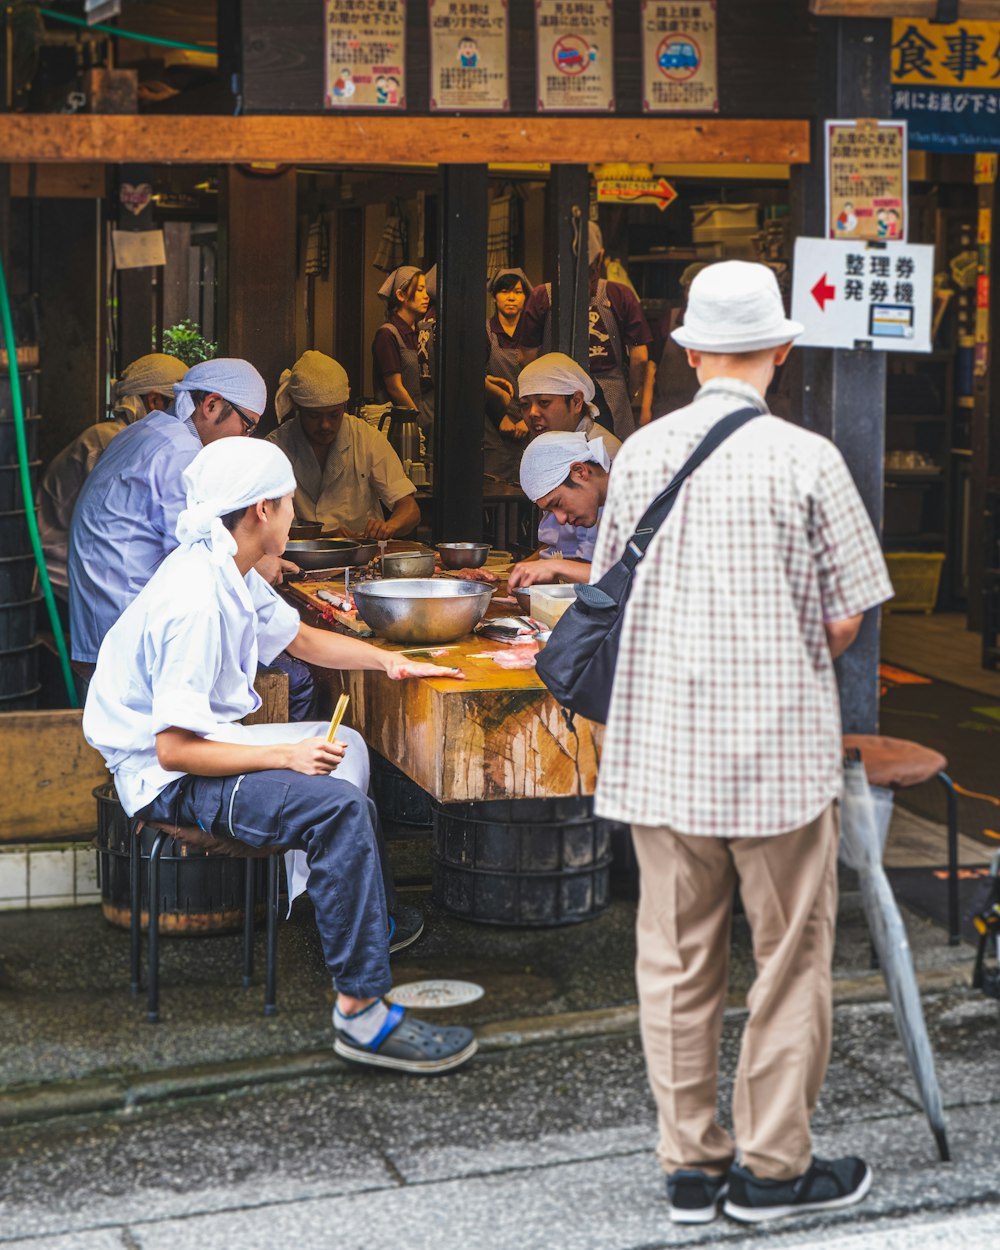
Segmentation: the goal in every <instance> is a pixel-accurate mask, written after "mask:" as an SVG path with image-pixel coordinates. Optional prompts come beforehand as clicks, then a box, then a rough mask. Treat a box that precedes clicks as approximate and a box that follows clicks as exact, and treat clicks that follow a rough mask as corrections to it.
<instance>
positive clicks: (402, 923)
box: [389, 903, 424, 955]
mask: <svg viewBox="0 0 1000 1250" xmlns="http://www.w3.org/2000/svg"><path fill="white" fill-rule="evenodd" d="M423 931H424V918H423V915H422V914H421V913H420V912H419V911H418V910H417V908H416V907H407V906H406V905H405V904H403V903H397V904H396V910H395V911H394V912H393V913H392V915H391V916H390V917H389V954H390V955H395V953H396V951H401V950H403V948H404V947H407V946H410V945H412V944H413V943H414V942H415V941H416V940H417V938H418V937H420V935H421V933H423Z"/></svg>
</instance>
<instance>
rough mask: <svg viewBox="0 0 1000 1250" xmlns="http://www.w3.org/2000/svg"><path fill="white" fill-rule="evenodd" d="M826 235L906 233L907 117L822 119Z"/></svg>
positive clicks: (879, 236) (902, 235)
mask: <svg viewBox="0 0 1000 1250" xmlns="http://www.w3.org/2000/svg"><path fill="white" fill-rule="evenodd" d="M826 237H827V238H828V239H866V240H868V239H875V240H877V239H895V240H896V241H897V242H901V241H902V240H903V239H905V238H906V122H884V121H871V120H862V121H828V122H827V123H826Z"/></svg>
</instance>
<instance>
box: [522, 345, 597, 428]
mask: <svg viewBox="0 0 1000 1250" xmlns="http://www.w3.org/2000/svg"><path fill="white" fill-rule="evenodd" d="M577 391H581V392H582V393H583V400H584V407H585V408H586V409H587V411H588V412H589V413H590V415H591V416H592V417H596V416H597V415H598V410H597V406H596V405H595V404H592V403H591V402H590V401H591V400H592V399H593V398H594V393H595V391H594V379H593V378H592V377H591V376H590V374H589V373H587V371H586V370H585V369H581V368H580V366H579V365H578V364H577V363H576V361H575V360H574V359H573V357H572V356H567V355H566V354H565V353H564V352H548V353H547V354H546V355H544V356H539V357H538V359H537V360H533V361H532V362H531V364H530V365H525V366H524V368H523V369H522V370H521V372H520V373H519V374H518V375H517V393H518V395H519V396H520V397H521V398H522V399H525V398H526V397H527V396H528V395H574V394H575V393H576V392H577Z"/></svg>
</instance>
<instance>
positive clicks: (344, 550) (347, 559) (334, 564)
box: [284, 538, 359, 572]
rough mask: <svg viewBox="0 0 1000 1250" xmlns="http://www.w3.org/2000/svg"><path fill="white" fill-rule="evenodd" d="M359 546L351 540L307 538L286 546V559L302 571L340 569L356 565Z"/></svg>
mask: <svg viewBox="0 0 1000 1250" xmlns="http://www.w3.org/2000/svg"><path fill="white" fill-rule="evenodd" d="M358 547H359V544H358V543H356V542H354V541H353V540H352V539H350V538H305V539H300V540H296V541H294V542H289V543H286V544H285V552H284V555H285V559H286V560H291V561H292V562H293V564H297V565H298V566H299V568H300V569H308V570H309V571H310V572H312V571H313V570H314V569H339V568H343V567H344V565H347V564H355V563H356V562H357V558H358Z"/></svg>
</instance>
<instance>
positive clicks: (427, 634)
mask: <svg viewBox="0 0 1000 1250" xmlns="http://www.w3.org/2000/svg"><path fill="white" fill-rule="evenodd" d="M352 593H353V594H354V602H355V603H356V604H357V608H358V615H359V616H360V617H361V619H362V620H363V621H364V623H365V624H366V625H367V626H368V627H369V629H373V630H374V631H375V633H376V634H379V635H380V636H381V637H383V638H388V639H390V640H391V641H392V642H454V641H455V639H456V638H462V637H463V636H464V635H465V634H468V633H471V632H472V630H473V628H474V627H475V626H476V625H478V624H479V622H480V621H481V620H482V619H483V616H484V614H485V612H486V609H487V608H488V607H489V602H490V596H491V595H492V594H493V587H492V586H483V585H482V584H481V583H479V582H462V581H456V580H455V579H454V578H450V577H449V578H444V577H443V578H441V579H437V578H397V579H393V580H391V581H381V582H364V583H362V584H361V585H360V586H355V587H353V592H352Z"/></svg>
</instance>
